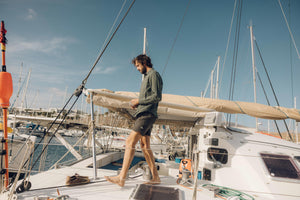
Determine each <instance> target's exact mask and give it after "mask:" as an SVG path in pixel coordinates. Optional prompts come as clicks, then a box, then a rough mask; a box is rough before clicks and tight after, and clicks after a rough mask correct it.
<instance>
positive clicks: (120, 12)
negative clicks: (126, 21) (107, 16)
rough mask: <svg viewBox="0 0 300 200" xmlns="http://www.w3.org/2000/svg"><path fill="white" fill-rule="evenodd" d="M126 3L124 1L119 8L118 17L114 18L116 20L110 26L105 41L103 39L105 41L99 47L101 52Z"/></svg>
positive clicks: (125, 0)
mask: <svg viewBox="0 0 300 200" xmlns="http://www.w3.org/2000/svg"><path fill="white" fill-rule="evenodd" d="M126 2H127V0H124V3H123V4H122V7H121V9H120V11H119V13H118V15H117V16H116V19H115V21H114V23H113V25H112V26H111V28H110V30H109V32H108V34H107V37H106V39H105V41H104V43H103V45H102V47H101V51H102V49H103V48H104V45H105V44H106V42H107V40H108V38H109V36H110V34H111V32H112V31H113V28H114V26H115V25H116V23H117V20H118V19H119V17H120V15H121V12H122V10H123V8H124V6H125V4H126Z"/></svg>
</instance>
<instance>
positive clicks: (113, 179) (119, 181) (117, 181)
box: [104, 176, 125, 187]
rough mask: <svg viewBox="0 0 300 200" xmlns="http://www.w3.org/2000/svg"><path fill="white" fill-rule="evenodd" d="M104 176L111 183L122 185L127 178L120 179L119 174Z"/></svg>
mask: <svg viewBox="0 0 300 200" xmlns="http://www.w3.org/2000/svg"><path fill="white" fill-rule="evenodd" d="M104 178H105V179H106V180H107V181H108V182H111V183H114V184H117V185H119V186H120V187H123V186H124V185H125V179H120V178H119V177H118V176H104Z"/></svg>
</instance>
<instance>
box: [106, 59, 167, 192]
mask: <svg viewBox="0 0 300 200" xmlns="http://www.w3.org/2000/svg"><path fill="white" fill-rule="evenodd" d="M132 64H134V65H135V67H136V68H137V70H138V71H139V72H140V73H141V74H143V75H144V79H143V81H142V84H141V89H140V95H139V98H138V99H132V100H131V107H132V109H136V112H135V117H136V121H135V124H134V127H133V130H132V131H131V133H130V135H129V136H128V138H127V139H126V149H125V154H124V159H123V165H122V169H121V172H120V174H119V175H117V176H114V177H109V176H104V177H105V179H106V180H107V181H109V182H111V183H114V184H117V185H119V186H121V187H123V186H124V184H125V179H126V175H127V172H128V170H129V167H130V164H131V162H132V160H133V157H134V153H135V145H136V143H137V142H138V141H140V145H141V149H142V151H143V153H144V156H145V159H146V161H147V163H148V165H149V168H150V171H151V173H152V180H150V181H149V182H146V184H159V183H160V178H159V176H158V172H157V169H156V167H155V160H154V156H153V152H152V150H151V148H150V135H151V130H152V127H153V124H154V122H155V120H156V119H157V107H158V103H159V101H161V98H162V88H163V81H162V79H161V76H160V75H159V73H158V72H157V71H155V70H154V69H153V68H152V63H151V59H150V58H149V57H148V56H146V55H143V54H141V55H138V56H137V57H136V58H134V59H133V60H132Z"/></svg>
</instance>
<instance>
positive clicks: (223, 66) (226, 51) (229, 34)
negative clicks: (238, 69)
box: [217, 0, 237, 93]
mask: <svg viewBox="0 0 300 200" xmlns="http://www.w3.org/2000/svg"><path fill="white" fill-rule="evenodd" d="M236 2H237V0H235V1H234V6H233V12H232V17H231V23H230V28H229V33H228V38H227V45H226V50H225V55H224V62H223V65H222V73H221V79H220V86H219V89H218V90H219V91H220V88H221V83H222V78H223V73H224V68H225V63H226V59H227V53H228V47H229V41H230V36H231V30H232V25H233V19H234V13H235V8H236ZM219 91H217V92H218V93H219Z"/></svg>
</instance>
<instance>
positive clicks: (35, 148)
mask: <svg viewBox="0 0 300 200" xmlns="http://www.w3.org/2000/svg"><path fill="white" fill-rule="evenodd" d="M73 96H74V94H72V95H71V97H70V98H69V99H68V101H67V102H66V104H65V105H64V107H63V108H62V109H61V111H60V112H59V113H58V115H57V116H56V118H55V119H54V120H53V122H52V123H51V124H50V126H49V128H48V129H47V131H45V133H44V135H43V137H42V138H41V139H40V141H39V142H38V143H37V144H38V145H36V146H35V147H34V150H33V152H31V154H30V156H29V158H30V157H31V156H32V155H33V153H34V152H35V151H36V150H37V148H38V147H39V144H40V143H41V142H42V140H43V139H44V138H45V136H46V135H47V133H49V130H50V129H51V128H52V126H53V125H54V124H55V122H56V120H57V119H59V117H60V115H61V114H62V112H63V111H64V110H65V108H66V107H67V105H68V104H69V102H70V101H71V99H72V98H73ZM62 122H63V120H62ZM29 158H28V159H27V160H26V162H25V164H24V165H26V164H27V162H28V160H29ZM23 167H24V166H23Z"/></svg>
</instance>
